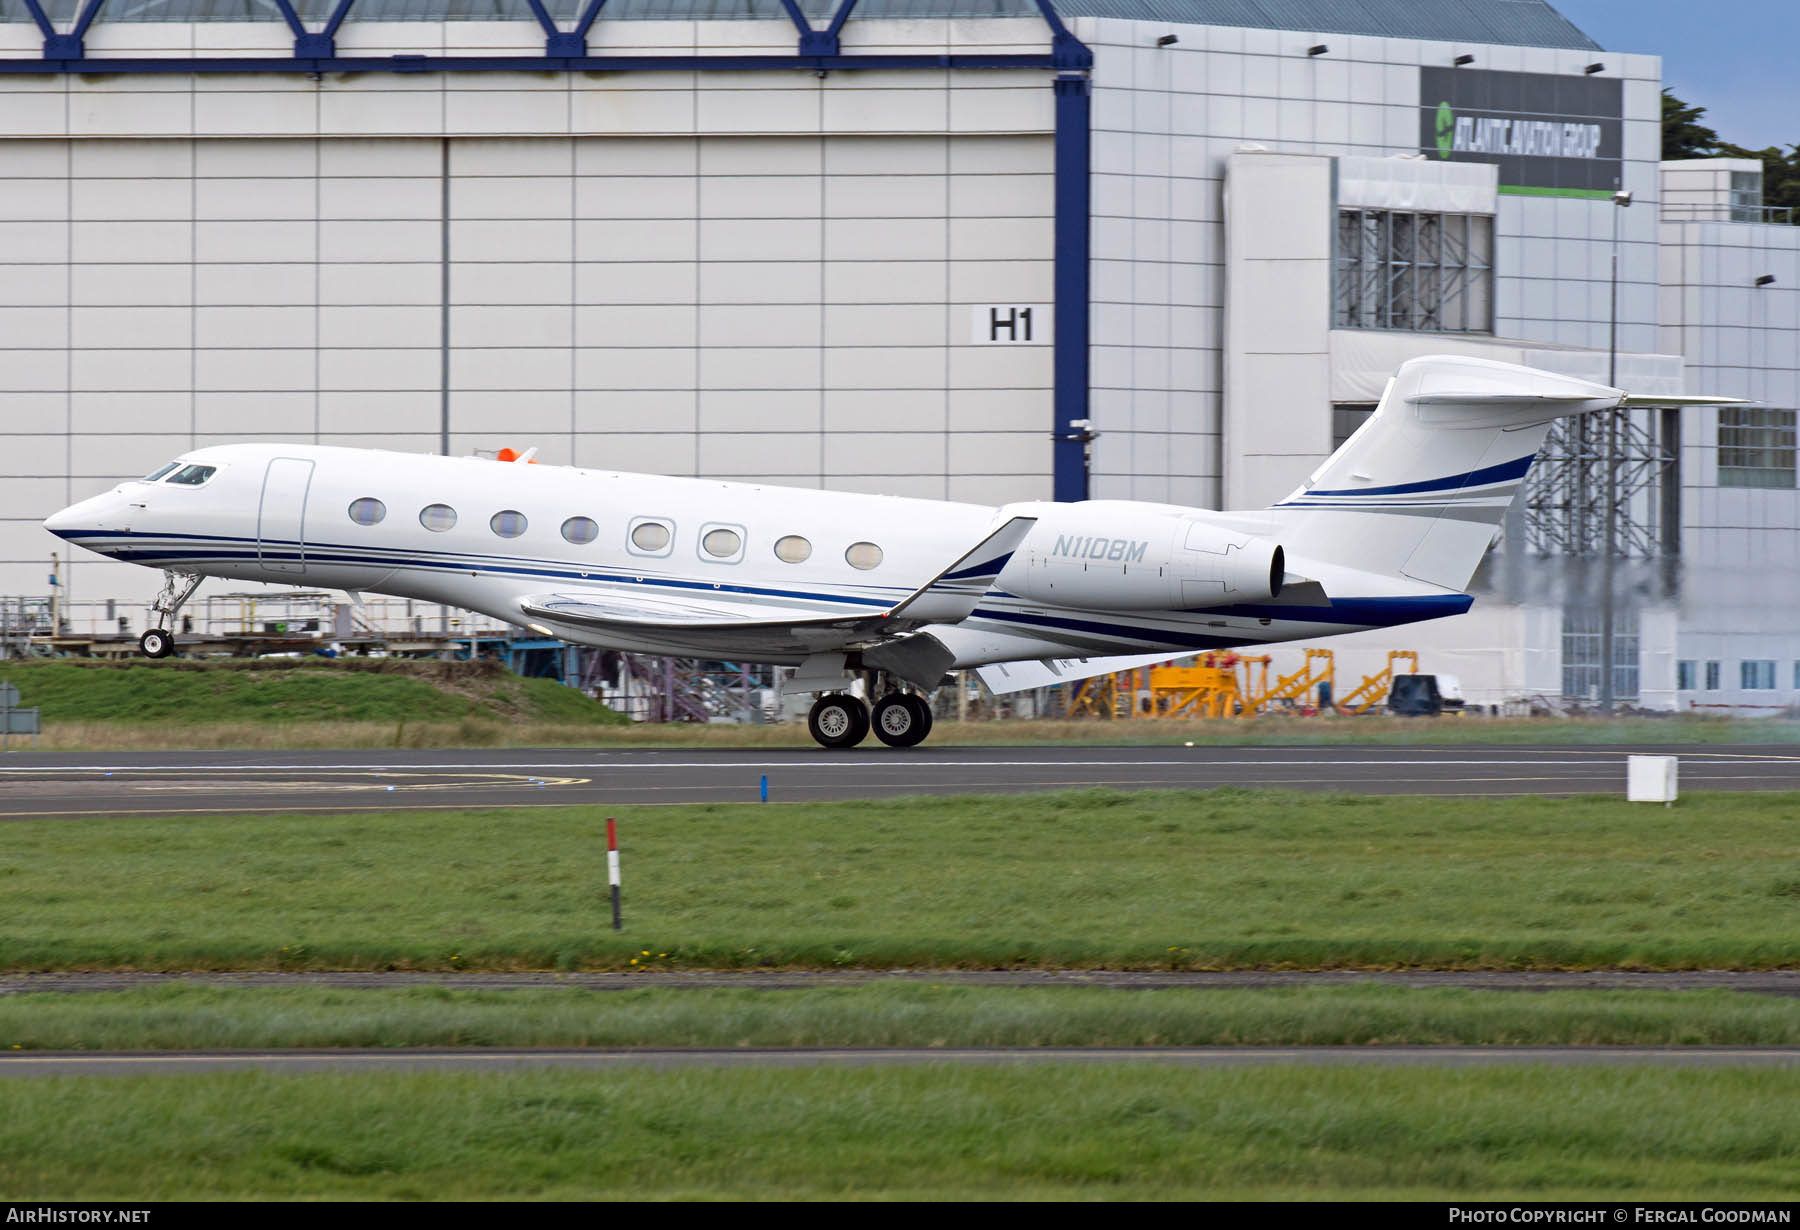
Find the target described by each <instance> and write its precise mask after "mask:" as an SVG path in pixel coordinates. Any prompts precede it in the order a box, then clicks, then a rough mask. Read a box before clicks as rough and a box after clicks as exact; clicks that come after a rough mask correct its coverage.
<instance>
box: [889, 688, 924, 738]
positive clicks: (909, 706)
mask: <svg viewBox="0 0 1800 1230" xmlns="http://www.w3.org/2000/svg"><path fill="white" fill-rule="evenodd" d="M930 733H931V706H930V705H928V704H926V703H925V700H924V698H923V697H920V696H914V695H913V694H912V693H910V692H889V693H888V694H887V695H886V696H884V697H882V698H881V703H879V704H877V705H876V706H875V737H876V738H877V739H880V740H881V741H882V742H883V743H885V744H887V745H888V746H889V747H913V746H915V745H917V744H919V743H922V742H923V741H924V739H925V736H926V735H928V734H930Z"/></svg>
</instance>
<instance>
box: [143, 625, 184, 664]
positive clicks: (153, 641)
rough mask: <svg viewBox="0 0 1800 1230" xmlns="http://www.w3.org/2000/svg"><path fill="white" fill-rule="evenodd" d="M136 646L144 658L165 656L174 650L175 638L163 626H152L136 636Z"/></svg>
mask: <svg viewBox="0 0 1800 1230" xmlns="http://www.w3.org/2000/svg"><path fill="white" fill-rule="evenodd" d="M138 648H139V649H141V650H143V651H144V656H145V657H146V658H166V657H168V656H169V655H170V654H172V653H174V652H175V638H174V637H172V636H170V635H169V633H168V632H167V630H165V629H163V628H152V629H150V631H148V632H146V633H144V635H142V636H140V637H138Z"/></svg>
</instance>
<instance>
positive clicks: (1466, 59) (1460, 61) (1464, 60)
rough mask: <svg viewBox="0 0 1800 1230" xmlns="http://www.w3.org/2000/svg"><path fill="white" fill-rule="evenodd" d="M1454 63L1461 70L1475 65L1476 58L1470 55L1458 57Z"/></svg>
mask: <svg viewBox="0 0 1800 1230" xmlns="http://www.w3.org/2000/svg"><path fill="white" fill-rule="evenodd" d="M1453 63H1454V64H1455V65H1456V67H1458V68H1461V67H1462V66H1463V65H1465V64H1473V63H1475V57H1474V56H1470V55H1461V56H1457V57H1456V59H1455V60H1454V61H1453Z"/></svg>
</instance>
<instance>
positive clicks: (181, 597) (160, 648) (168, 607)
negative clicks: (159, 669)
mask: <svg viewBox="0 0 1800 1230" xmlns="http://www.w3.org/2000/svg"><path fill="white" fill-rule="evenodd" d="M203 580H205V578H204V577H202V576H201V575H200V574H199V573H197V572H176V571H175V570H174V569H172V568H165V569H163V584H162V589H160V590H158V591H157V594H156V600H155V601H154V602H152V603H151V604H150V617H151V619H152V620H154V621H155V622H156V623H157V624H159V625H162V624H173V623H174V622H175V615H176V613H177V612H179V611H180V610H181V608H182V607H183V606H185V605H186V604H187V600H188V599H189V598H191V597H193V596H194V591H195V590H197V589H199V588H200V582H201V581H203ZM138 648H139V649H141V650H143V651H144V656H145V657H146V658H166V657H168V656H169V655H170V654H172V653H174V652H175V637H174V634H173V633H171V632H170V631H169V630H168V628H167V627H160V626H159V627H155V628H152V629H150V630H149V631H148V632H146V633H144V635H142V636H140V637H139V638H138Z"/></svg>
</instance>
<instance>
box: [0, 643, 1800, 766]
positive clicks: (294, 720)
mask: <svg viewBox="0 0 1800 1230" xmlns="http://www.w3.org/2000/svg"><path fill="white" fill-rule="evenodd" d="M0 674H4V676H5V677H6V678H7V679H9V680H10V681H12V682H13V683H14V684H16V685H17V686H18V688H19V690H20V692H21V703H22V704H25V705H35V706H38V707H39V708H41V709H42V710H43V718H44V734H43V736H42V738H41V739H40V741H39V746H41V747H44V748H47V749H58V748H66V749H82V750H99V749H159V748H195V749H211V748H256V749H269V750H277V749H284V748H293V749H311V748H366V747H411V748H445V747H486V746H506V747H812V746H813V743H812V740H811V739H810V738H809V737H808V736H807V733H806V728H805V724H804V723H799V722H792V723H787V724H783V725H773V726H732V725H718V726H697V725H692V724H686V723H678V724H673V725H668V726H649V725H644V724H641V723H634V722H629V721H627V720H626V719H624V718H623V717H621V716H620V715H618V714H615V713H613V712H612V711H611V710H608V709H606V708H605V707H604V706H602V705H599V704H597V703H595V702H593V701H590V700H588V699H587V698H585V697H583V696H581V695H580V694H579V693H577V692H576V691H574V690H573V689H571V688H564V687H561V686H560V685H557V684H554V683H551V682H549V681H548V680H542V679H520V678H518V677H517V676H514V675H511V674H509V673H508V672H506V671H504V670H503V669H501V668H500V667H499V666H498V665H497V664H495V663H466V662H413V661H403V660H400V659H392V658H387V659H360V658H341V659H337V660H335V661H328V660H326V659H323V658H316V659H270V660H262V661H216V662H215V661H208V662H188V661H182V660H172V661H167V662H148V661H137V660H133V661H128V662H121V663H114V662H102V661H97V660H92V661H90V660H75V659H63V660H56V661H45V662H23V663H15V662H9V663H7V664H6V669H5V671H4V672H0ZM931 737H932V742H933V743H934V744H937V745H954V744H965V745H1002V746H1005V745H1016V744H1022V743H1067V744H1121V743H1125V744H1170V743H1174V744H1179V743H1184V742H1187V741H1189V740H1192V741H1194V742H1195V743H1199V744H1218V745H1234V744H1240V745H1241V744H1258V745H1269V744H1300V745H1313V744H1331V743H1347V742H1359V743H1360V742H1368V743H1384V744H1420V743H1429V744H1464V743H1503V744H1552V745H1563V744H1646V745H1648V744H1663V743H1679V744H1708V743H1760V744H1789V743H1796V742H1800V721H1795V720H1791V719H1785V718H1766V719H1733V718H1716V717H1695V716H1692V715H1682V716H1669V717H1658V718H1644V717H1635V718H1617V719H1597V718H1569V719H1550V718H1509V719H1493V718H1476V717H1468V718H1461V719H1456V718H1445V719H1441V720H1436V721H1430V720H1416V719H1402V718H1390V717H1385V716H1368V717H1359V718H1338V717H1332V718H1301V717H1291V716H1270V717H1264V718H1258V719H1255V720H1253V721H1238V720H1231V721H1169V720H1131V721H1003V722H979V721H978V722H951V721H940V722H939V723H938V725H937V728H936V729H935V730H934V731H933V733H932V736H931Z"/></svg>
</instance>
